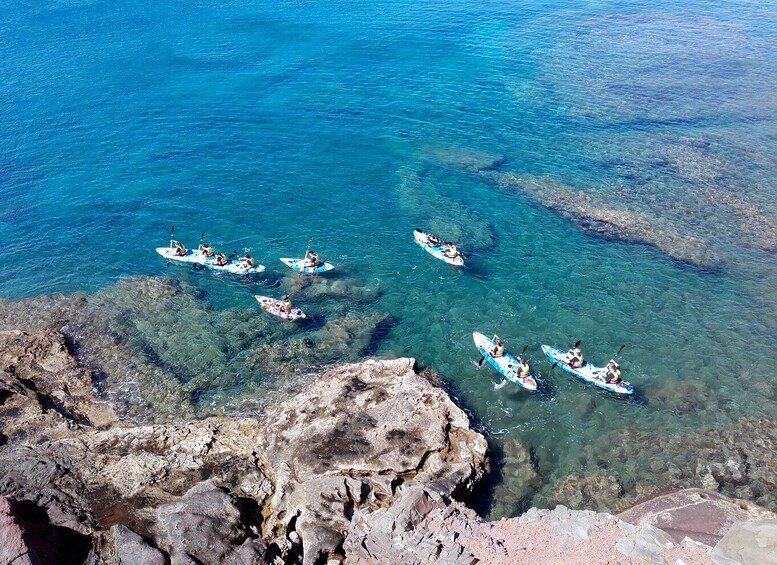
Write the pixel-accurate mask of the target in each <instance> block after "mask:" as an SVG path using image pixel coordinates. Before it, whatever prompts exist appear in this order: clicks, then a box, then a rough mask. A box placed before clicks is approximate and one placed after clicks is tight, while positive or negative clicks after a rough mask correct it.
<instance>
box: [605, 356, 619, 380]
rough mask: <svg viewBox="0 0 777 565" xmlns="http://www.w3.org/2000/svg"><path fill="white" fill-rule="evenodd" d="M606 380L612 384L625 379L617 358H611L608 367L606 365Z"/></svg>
mask: <svg viewBox="0 0 777 565" xmlns="http://www.w3.org/2000/svg"><path fill="white" fill-rule="evenodd" d="M604 380H605V382H607V383H610V384H615V385H617V384H619V383H620V382H621V381H623V379H622V378H621V368H620V365H618V363H616V362H615V359H610V362H609V363H607V367H605V377H604Z"/></svg>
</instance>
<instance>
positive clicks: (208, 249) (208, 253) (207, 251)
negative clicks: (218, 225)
mask: <svg viewBox="0 0 777 565" xmlns="http://www.w3.org/2000/svg"><path fill="white" fill-rule="evenodd" d="M200 251H202V254H203V255H205V257H213V255H214V254H215V251H213V246H212V245H211V244H210V243H202V244H200Z"/></svg>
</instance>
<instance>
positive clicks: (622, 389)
mask: <svg viewBox="0 0 777 565" xmlns="http://www.w3.org/2000/svg"><path fill="white" fill-rule="evenodd" d="M542 351H543V353H545V355H547V356H548V359H550V361H551V362H552V363H556V362H558V366H559V367H561V368H562V369H563V370H564V371H566V372H567V373H569V374H570V375H572V376H573V377H575V378H577V379H580V380H581V381H584V382H586V383H588V384H592V385H594V386H597V387H599V388H601V389H604V390H606V391H609V392H614V393H615V394H634V387H632V386H631V384H630V383H627V382H626V381H621V382H620V383H619V384H615V383H608V382H605V380H604V375H605V373H606V372H607V371H606V369H605V368H604V367H596V366H595V365H594V364H593V363H590V362H588V361H586V362H585V363H583V365H582V366H581V367H577V368H573V367H570V366H569V364H568V363H567V362H566V361H564V359H565V357H566V351H561V350H560V349H556V348H555V347H551V346H550V345H543V346H542Z"/></svg>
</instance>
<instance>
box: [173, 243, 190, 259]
mask: <svg viewBox="0 0 777 565" xmlns="http://www.w3.org/2000/svg"><path fill="white" fill-rule="evenodd" d="M173 243H174V244H175V255H176V257H183V256H184V255H186V253H188V251H187V249H186V247H185V246H184V244H183V243H181V242H180V241H174V242H173Z"/></svg>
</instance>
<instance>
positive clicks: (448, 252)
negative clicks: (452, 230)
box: [442, 241, 460, 259]
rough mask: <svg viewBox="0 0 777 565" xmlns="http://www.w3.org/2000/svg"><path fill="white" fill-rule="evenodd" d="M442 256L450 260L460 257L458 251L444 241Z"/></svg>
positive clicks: (448, 242)
mask: <svg viewBox="0 0 777 565" xmlns="http://www.w3.org/2000/svg"><path fill="white" fill-rule="evenodd" d="M442 254H443V255H445V256H447V257H449V258H451V259H455V258H456V257H458V256H459V255H460V253H459V250H458V249H457V248H456V246H455V245H453V244H452V243H451V242H450V241H446V242H445V243H443V245H442Z"/></svg>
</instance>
